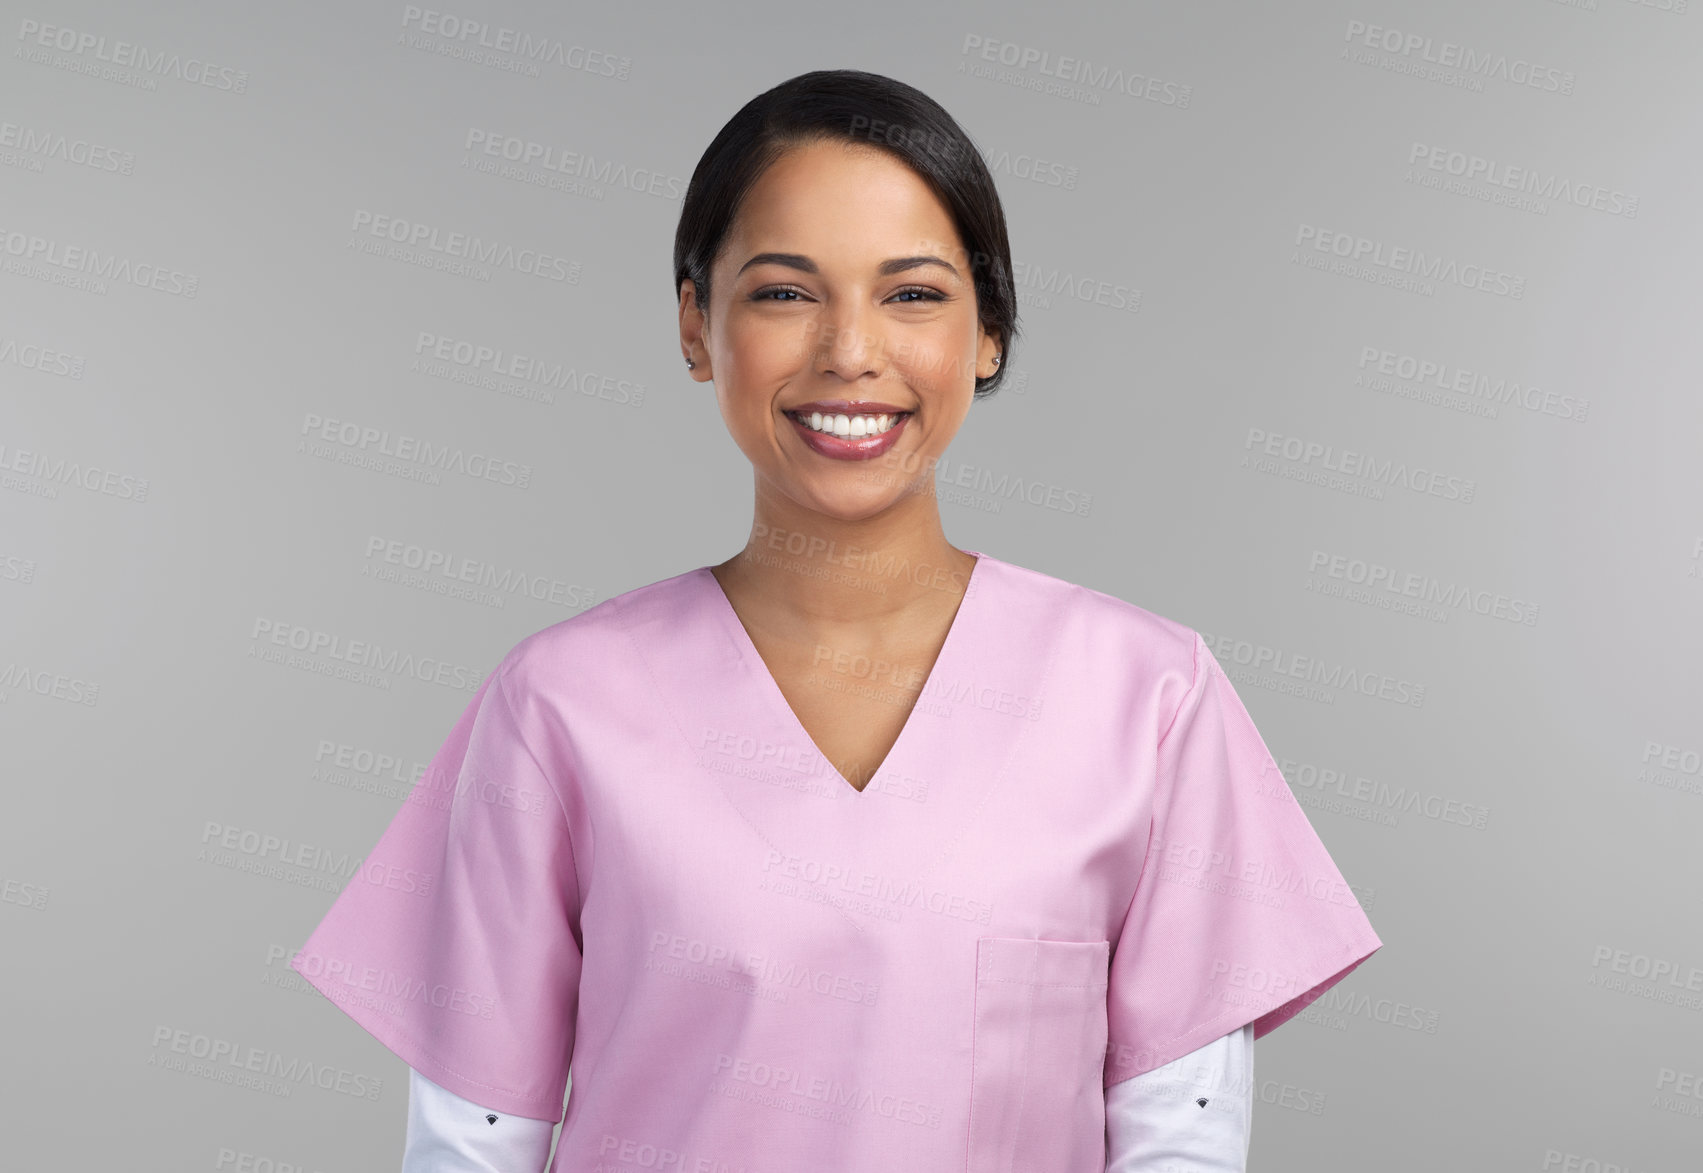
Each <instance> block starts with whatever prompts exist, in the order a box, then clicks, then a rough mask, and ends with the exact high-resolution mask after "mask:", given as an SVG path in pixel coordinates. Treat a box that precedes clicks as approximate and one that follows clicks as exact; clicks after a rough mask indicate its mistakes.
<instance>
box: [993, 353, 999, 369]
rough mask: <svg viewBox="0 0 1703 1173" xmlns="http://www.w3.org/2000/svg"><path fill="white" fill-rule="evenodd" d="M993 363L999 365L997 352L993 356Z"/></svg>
mask: <svg viewBox="0 0 1703 1173" xmlns="http://www.w3.org/2000/svg"><path fill="white" fill-rule="evenodd" d="M993 365H994V366H996V367H997V366H998V365H999V355H997V354H996V355H994V356H993Z"/></svg>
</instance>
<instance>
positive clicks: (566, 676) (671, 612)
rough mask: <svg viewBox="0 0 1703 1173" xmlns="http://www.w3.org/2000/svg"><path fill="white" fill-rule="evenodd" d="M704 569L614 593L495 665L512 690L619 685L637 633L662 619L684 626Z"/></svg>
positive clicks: (524, 641)
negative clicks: (576, 685)
mask: <svg viewBox="0 0 1703 1173" xmlns="http://www.w3.org/2000/svg"><path fill="white" fill-rule="evenodd" d="M704 573H705V571H704V570H703V569H702V568H694V569H692V570H687V571H683V572H681V573H680V574H675V575H670V576H669V577H667V578H663V579H658V580H657V581H655V582H649V583H645V584H643V585H641V586H636V587H633V588H631V589H629V590H626V591H622V592H620V593H619V594H614V595H611V596H609V597H608V598H606V599H603V600H602V601H600V602H597V603H594V604H592V605H591V606H588V607H586V608H585V609H584V610H582V611H579V612H577V613H576V614H573V615H570V616H568V617H567V618H566V619H559V620H557V621H556V622H554V623H552V624H550V625H549V626H547V627H543V628H540V629H538V630H537V631H534V632H532V633H531V634H529V635H526V636H524V637H522V638H521V639H520V640H518V641H517V642H515V643H514V644H513V645H512V646H511V647H510V648H509V649H508V651H507V652H506V653H504V655H503V656H502V658H501V659H500V660H499V661H498V663H497V666H496V673H497V675H499V676H501V677H503V678H505V681H506V682H507V683H508V685H509V687H510V689H511V690H513V691H516V692H518V691H520V690H521V689H528V688H530V689H536V688H539V687H545V686H550V687H555V688H560V687H562V686H564V685H566V684H570V683H572V682H576V681H577V682H581V683H584V684H587V685H589V686H592V687H600V686H601V687H608V686H612V685H613V684H614V683H615V679H616V676H617V675H618V672H619V668H620V666H621V665H623V664H630V663H631V662H632V660H633V642H632V641H633V632H634V628H635V627H638V626H642V625H645V624H647V623H652V622H656V621H658V620H659V619H660V620H664V621H668V620H672V621H676V622H679V621H684V620H685V619H686V618H687V613H688V607H689V602H690V600H691V599H692V598H693V597H694V596H695V595H698V594H701V591H700V590H699V589H698V588H700V587H701V582H700V581H699V580H700V577H701V576H702V575H703V574H704Z"/></svg>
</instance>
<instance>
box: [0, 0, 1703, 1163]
mask: <svg viewBox="0 0 1703 1173" xmlns="http://www.w3.org/2000/svg"><path fill="white" fill-rule="evenodd" d="M1699 7H1700V5H1698V4H1697V3H1694V2H1689V0H1651V2H1640V3H1633V2H1629V0H1580V2H1577V3H1557V2H1552V0H1496V2H1494V3H1485V4H1472V3H1466V2H1464V0H1450V2H1448V3H1419V2H1418V0H1408V2H1406V3H1379V2H1374V0H1343V2H1326V0H1309V2H1307V3H1302V4H1293V5H1281V6H1278V5H1256V4H1229V3H1224V2H1219V3H1202V4H1193V5H1176V4H1153V3H1139V4H1130V5H1087V4H1071V5H1062V6H1061V5H1057V4H1049V5H1044V6H1043V5H1029V4H1016V3H1002V4H987V5H978V6H975V7H967V6H966V7H948V6H944V5H942V6H917V5H910V4H897V3H889V2H885V0H884V2H881V3H874V4H865V5H862V6H857V7H840V8H828V7H825V6H820V7H819V6H801V5H796V4H767V3H751V4H740V5H737V6H734V5H726V4H711V3H692V4H676V5H643V6H640V5H631V6H623V5H615V4H599V5H589V4H581V5H546V4H542V3H532V4H482V3H475V2H473V0H454V4H453V7H451V8H431V7H427V6H424V5H418V6H416V5H406V4H383V3H368V4H358V5H347V4H330V3H317V4H311V5H278V4H264V5H248V4H231V3H224V4H212V3H208V4H189V3H173V4H162V3H155V4H150V5H147V6H146V7H145V8H144V7H141V6H136V5H128V4H119V3H111V2H109V3H47V2H45V0H44V2H40V3H22V4H19V3H14V2H12V0H6V2H5V3H4V4H3V5H0V8H3V10H4V13H5V18H4V22H3V24H0V28H3V29H4V33H5V54H4V64H3V65H0V388H3V391H0V489H4V492H0V632H3V641H4V642H3V646H0V729H3V746H4V760H5V763H6V785H5V815H4V819H3V822H0V826H3V827H4V831H3V832H0V894H3V896H4V899H3V901H0V947H3V953H0V957H3V961H0V998H3V1001H4V1005H5V1007H6V1009H5V1032H4V1034H5V1047H4V1050H5V1053H6V1061H5V1062H4V1064H3V1065H0V1070H3V1071H4V1075H3V1076H0V1079H3V1081H4V1082H3V1085H0V1088H3V1095H0V1103H3V1104H4V1108H3V1109H0V1111H3V1112H4V1117H5V1137H6V1139H5V1141H4V1145H5V1149H6V1155H5V1157H4V1158H3V1159H0V1164H3V1165H5V1166H6V1167H9V1168H33V1167H38V1166H45V1165H48V1164H49V1163H51V1166H52V1167H58V1168H66V1167H80V1168H96V1167H103V1168H104V1167H108V1166H117V1165H119V1164H122V1166H123V1167H124V1168H126V1169H135V1170H139V1171H140V1170H162V1171H163V1170H173V1171H180V1170H181V1171H195V1170H205V1171H213V1173H216V1171H218V1170H233V1171H239V1173H240V1171H248V1173H296V1171H301V1173H307V1171H315V1173H354V1171H356V1170H367V1169H384V1168H394V1167H396V1165H397V1164H398V1163H399V1160H400V1153H401V1139H402V1133H403V1128H404V1122H405V1113H406V1105H407V1069H406V1068H405V1067H404V1066H403V1065H402V1064H401V1062H400V1061H398V1060H396V1059H395V1058H394V1057H393V1056H392V1055H391V1054H390V1053H389V1052H388V1051H386V1050H384V1049H383V1048H382V1047H381V1046H380V1045H379V1044H378V1043H377V1042H375V1041H374V1040H372V1039H371V1038H370V1037H368V1036H367V1035H366V1034H365V1033H364V1032H363V1031H362V1030H361V1029H360V1028H359V1027H357V1026H356V1025H354V1024H353V1023H352V1022H351V1021H349V1020H348V1019H347V1018H346V1017H345V1016H344V1015H343V1014H342V1012H341V1011H339V1010H337V1009H336V1008H335V1007H334V1006H332V1005H331V1004H329V1003H328V1002H326V1001H325V1000H324V999H323V998H321V997H320V996H319V995H318V994H317V993H316V992H314V991H313V990H312V989H311V988H309V987H308V986H306V985H305V983H303V982H302V981H301V980H300V979H299V978H298V977H297V975H295V974H294V973H293V972H292V971H291V970H290V969H289V966H288V960H289V956H290V954H291V952H292V951H293V950H294V949H295V948H297V947H298V946H299V945H300V943H301V942H302V940H303V939H304V938H305V937H306V935H307V933H308V932H309V931H310V929H311V928H312V927H313V926H314V925H315V924H316V923H317V921H318V920H319V918H320V917H321V916H322V915H323V913H324V912H325V910H326V909H327V908H328V907H329V905H330V903H331V901H332V899H333V898H334V896H335V895H336V893H337V891H339V890H340V889H341V887H342V885H343V883H344V882H345V880H346V879H347V877H348V875H349V873H350V869H351V868H352V866H353V864H354V863H355V862H358V859H359V857H360V855H361V854H362V853H363V852H364V851H366V850H367V849H368V848H369V847H370V846H371V844H372V843H373V842H374V841H375V840H376V838H377V837H378V835H379V834H380V832H381V831H382V830H383V829H384V827H385V825H386V824H387V823H388V822H389V820H390V818H391V816H392V814H393V813H394V812H395V810H396V809H397V807H398V806H399V804H400V802H401V800H402V798H403V795H404V794H405V793H406V790H407V787H408V784H409V780H410V779H411V778H412V777H413V774H414V772H415V771H416V770H417V769H418V768H419V767H421V766H423V764H424V763H425V762H426V761H427V760H428V759H429V758H430V757H431V755H432V753H433V752H434V751H435V750H436V748H437V746H438V745H439V744H440V742H441V741H442V739H443V738H444V737H445V736H446V734H447V733H448V730H449V728H450V726H451V724H452V723H453V722H454V720H455V718H456V717H457V716H458V715H459V714H460V712H461V711H462V709H463V707H464V706H465V705H466V703H467V702H468V700H469V698H470V696H471V691H472V689H473V688H475V687H476V686H477V683H478V681H479V680H480V679H481V678H482V677H483V675H484V674H485V673H486V672H487V671H489V669H490V668H491V666H492V665H493V664H494V663H495V662H496V660H497V659H498V658H499V657H500V656H501V655H502V654H503V653H504V652H505V651H507V650H508V649H509V648H510V647H511V646H512V645H513V644H514V643H515V642H516V641H518V640H519V639H520V638H521V637H523V636H525V635H527V634H530V633H531V632H534V631H536V630H538V629H540V628H542V627H544V626H547V625H549V624H552V623H556V622H559V621H561V620H564V619H567V618H569V617H571V616H573V615H574V614H576V613H578V612H579V611H581V610H583V609H584V608H585V607H587V606H589V605H591V604H594V603H596V602H598V601H601V600H603V599H606V598H608V597H610V596H612V595H615V594H618V593H620V592H622V591H625V590H628V589H631V588H633V587H635V586H639V585H642V584H644V583H648V582H652V581H655V580H657V579H659V578H663V577H667V576H670V575H673V574H677V573H680V572H681V571H683V570H687V569H690V568H692V567H695V566H700V565H704V564H707V563H712V562H717V561H720V560H721V559H723V558H725V557H726V556H728V555H729V554H731V553H732V552H733V551H735V550H736V549H738V548H739V546H740V545H741V544H742V542H743V541H744V538H745V532H746V530H745V527H746V525H747V523H748V521H749V518H750V484H749V466H748V465H747V464H746V462H745V461H744V459H743V457H742V456H741V455H740V454H739V452H738V450H737V449H736V448H735V447H734V446H733V444H732V441H731V440H730V439H729V438H728V437H727V435H726V433H725V431H724V430H723V427H722V425H721V422H720V418H719V416H718V414H717V412H716V409H715V404H714V400H713V398H712V392H711V390H710V389H709V388H708V386H706V385H699V384H696V383H693V382H691V381H690V380H689V379H688V378H687V377H686V374H685V370H684V366H683V363H682V362H681V359H680V356H679V353H678V345H677V341H676V338H675V310H674V298H673V296H672V293H671V289H670V281H669V277H670V269H671V265H670V246H671V242H672V236H673V231H674V225H675V221H676V218H677V216H678V213H679V207H680V197H681V195H682V193H683V191H684V188H685V184H686V180H687V178H688V177H689V176H690V174H691V171H692V168H693V166H694V164H695V163H696V161H697V159H698V157H699V155H700V153H701V152H702V151H703V149H704V147H705V146H706V145H707V144H708V142H709V140H710V138H711V137H712V136H713V134H714V133H715V131H716V130H717V129H718V128H719V127H720V126H721V125H722V123H723V122H724V121H725V120H726V119H727V118H728V117H730V116H731V115H732V114H733V112H734V111H735V110H736V109H737V108H738V107H739V106H740V105H742V104H743V103H744V102H745V101H746V100H747V99H749V98H750V97H752V96H754V95H755V94H757V93H758V92H760V91H761V90H763V89H766V88H767V87H768V86H770V85H772V84H774V83H776V82H778V81H780V80H782V79H784V78H787V77H790V76H792V75H794V74H796V73H801V72H804V71H806V70H809V69H817V68H833V67H857V68H865V69H871V70H875V71H877V72H882V73H888V74H891V75H893V76H896V77H898V78H900V79H903V80H905V81H908V82H910V83H912V84H914V85H917V86H919V87H921V88H922V89H923V90H925V91H926V92H927V93H929V94H931V95H932V96H934V97H935V98H937V99H938V100H939V101H940V102H942V103H943V104H944V105H945V106H946V107H947V108H948V109H949V110H951V111H952V112H953V114H954V115H955V116H956V117H957V118H958V119H959V120H960V121H961V122H962V123H963V124H964V126H965V127H966V129H967V130H968V131H969V132H970V134H971V135H972V136H973V137H974V138H975V139H976V141H977V143H978V145H979V146H980V147H981V148H982V149H983V151H984V153H985V155H986V158H987V161H988V163H989V165H990V167H991V169H992V170H993V172H994V174H995V176H996V178H997V180H998V183H999V186H1000V189H1001V193H1002V196H1003V198H1004V200H1005V202H1006V209H1007V213H1008V216H1009V219H1010V224H1011V233H1012V244H1013V250H1014V255H1015V258H1016V261H1017V265H1018V277H1019V283H1020V289H1021V293H1022V326H1023V334H1022V336H1021V337H1020V339H1019V340H1018V343H1017V345H1016V347H1015V349H1014V352H1013V357H1012V361H1011V364H1010V370H1009V374H1008V378H1007V383H1006V386H1005V387H1004V389H1003V390H1002V391H1000V393H999V394H997V395H996V396H994V397H993V398H992V399H989V400H987V401H985V402H981V403H978V404H976V405H975V406H974V407H973V409H972V411H971V413H970V417H969V419H968V421H967V423H966V425H965V428H964V430H963V432H962V433H961V434H960V436H959V438H958V439H957V440H956V442H955V443H954V446H953V448H952V450H951V452H950V454H949V455H950V459H949V461H948V462H947V463H946V464H945V465H944V466H942V468H941V469H940V470H939V474H938V477H937V481H938V487H939V491H940V495H941V498H942V513H943V516H944V519H945V523H946V526H947V531H948V535H949V537H950V538H951V539H952V540H953V541H954V542H955V543H956V544H958V545H960V546H965V547H969V548H972V549H977V550H982V551H986V552H988V553H991V554H993V555H995V556H997V557H1000V558H1003V559H1005V560H1008V561H1012V562H1016V563H1018V564H1020V565H1025V566H1030V567H1033V568H1036V569H1039V570H1043V571H1045V572H1047V573H1051V574H1054V575H1057V576H1059V577H1062V578H1066V579H1070V580H1073V581H1077V582H1081V583H1084V584H1086V585H1088V586H1092V587H1095V588H1097V589H1099V590H1103V591H1106V592H1109V593H1112V594H1115V595H1118V596H1120V597H1122V598H1125V599H1128V600H1130V601H1131V602H1134V603H1137V604H1139V605H1141V606H1144V607H1146V608H1148V609H1150V610H1153V611H1156V612H1158V613H1160V614H1163V615H1166V616H1169V617H1172V618H1175V619H1177V620H1179V621H1181V622H1183V623H1186V624H1188V625H1190V626H1193V627H1195V628H1197V629H1199V630H1200V631H1201V632H1202V633H1203V634H1204V635H1205V636H1206V637H1207V638H1208V639H1209V641H1211V645H1212V647H1213V648H1214V650H1215V652H1216V654H1217V655H1218V657H1219V659H1220V661H1221V662H1222V663H1223V664H1224V666H1225V668H1226V669H1227V671H1228V672H1229V674H1230V676H1231V678H1232V680H1233V681H1234V682H1235V684H1236V686H1237V688H1238V690H1239V691H1240V692H1241V694H1242V696H1243V697H1244V699H1245V700H1246V702H1247V704H1248V706H1249V709H1250V711H1251V712H1252V713H1253V715H1254V717H1255V720H1256V721H1257V722H1258V724H1259V727H1260V729H1261V731H1262V733H1263V734H1264V736H1265V738H1266V740H1267V741H1268V742H1269V744H1270V746H1271V748H1272V750H1273V752H1274V754H1275V755H1276V756H1277V757H1278V759H1279V761H1280V763H1281V764H1282V766H1283V768H1284V772H1285V774H1286V776H1287V778H1288V781H1289V784H1290V786H1291V787H1292V789H1293V790H1294V791H1295V793H1296V795H1297V797H1298V798H1299V799H1300V801H1301V802H1303V803H1304V804H1305V807H1306V810H1307V813H1308V816H1309V818H1310V819H1311V820H1312V823H1313V826H1314V827H1315V828H1316V829H1317V830H1318V832H1319V834H1320V836H1321V837H1322V838H1323V840H1324V841H1325V844H1326V845H1327V847H1328V848H1329V849H1330V851H1331V853H1332V855H1333V857H1334V858H1335V859H1336V861H1337V863H1338V864H1339V866H1340V867H1341V869H1342V871H1343V873H1344V874H1345V875H1346V876H1347V878H1348V879H1349V881H1350V883H1351V884H1352V885H1353V887H1354V889H1355V891H1356V893H1357V894H1358V896H1359V898H1360V900H1361V902H1362V904H1363V905H1364V906H1365V908H1366V909H1367V911H1368V914H1369V916H1370V917H1371V920H1372V922H1373V924H1374V925H1375V927H1376V928H1377V930H1378V932H1379V934H1380V935H1381V937H1382V938H1383V940H1384V942H1385V947H1384V949H1383V950H1382V951H1381V952H1380V953H1379V954H1378V955H1376V956H1375V957H1374V958H1373V959H1372V960H1371V961H1370V962H1368V963H1367V964H1366V965H1365V966H1363V967H1362V968H1361V970H1359V971H1357V972H1356V973H1355V974H1353V975H1352V976H1350V977H1349V978H1348V979H1347V980H1345V981H1344V982H1343V983H1342V984H1341V985H1340V986H1338V987H1337V988H1336V989H1334V990H1333V991H1331V993H1329V994H1328V995H1327V996H1326V997H1324V998H1323V999H1321V1000H1320V1001H1319V1002H1318V1003H1316V1004H1315V1005H1314V1006H1313V1007H1312V1008H1311V1009H1310V1010H1309V1011H1308V1012H1307V1013H1305V1014H1304V1015H1302V1016H1301V1017H1299V1018H1297V1019H1296V1020H1295V1021H1294V1022H1293V1023H1291V1024H1290V1025H1288V1026H1286V1027H1284V1028H1283V1029H1282V1030H1280V1031H1278V1032H1277V1033H1275V1034H1273V1035H1272V1036H1270V1037H1269V1038H1268V1039H1266V1040H1262V1041H1261V1043H1260V1044H1259V1047H1258V1048H1257V1060H1256V1069H1255V1072H1256V1076H1257V1081H1258V1082H1257V1097H1258V1106H1257V1109H1256V1114H1255V1126H1254V1141H1253V1152H1252V1160H1251V1166H1250V1167H1251V1168H1254V1169H1259V1170H1288V1169H1314V1170H1345V1171H1346V1170H1366V1169H1387V1170H1403V1171H1407V1170H1413V1171H1426V1173H1429V1171H1432V1170H1438V1169H1471V1170H1508V1171H1532V1173H1541V1171H1546V1170H1554V1171H1557V1173H1605V1171H1613V1170H1618V1171H1621V1173H1676V1171H1679V1170H1689V1169H1695V1168H1697V1167H1698V1163H1699V1155H1700V1154H1703V940H1700V934H1699V925H1700V923H1703V916H1700V914H1703V885H1700V884H1699V882H1698V872H1697V864H1696V860H1697V853H1696V852H1697V849H1696V845H1697V842H1698V838H1699V831H1700V830H1703V764H1700V754H1703V721H1700V714H1703V682H1700V676H1699V650H1700V648H1703V643H1700V637H1703V475H1700V464H1699V461H1698V459H1697V437H1698V435H1699V427H1700V425H1703V409H1700V407H1699V403H1700V397H1699V396H1698V394H1697V388H1698V371H1699V364H1698V361H1697V358H1698V355H1697V345H1698V328H1697V323H1698V322H1699V321H1700V320H1703V293H1700V290H1703V285H1700V284H1699V282H1698V280H1697V273H1698V271H1699V264H1698V263H1699V260H1700V259H1703V253H1700V248H1699V245H1700V230H1699V217H1698V208H1699V206H1700V198H1703V170H1700V165H1699V158H1700V156H1699V154H1698V151H1697V149H1696V148H1697V143H1698V142H1699V141H1700V131H1703V70H1700V69H1699V65H1700V64H1703V12H1699V11H1698V9H1699ZM492 46H495V47H494V48H493V47H492ZM522 46H524V48H522ZM464 238H477V240H478V241H479V242H482V243H481V244H480V245H479V246H477V250H484V252H483V255H482V256H480V255H469V252H470V251H477V250H475V249H474V247H473V246H471V245H469V244H467V243H465V240H464ZM399 239H401V240H402V244H399V243H398V241H399ZM410 241H411V242H412V247H413V252H412V253H411V254H410V253H407V252H405V251H404V250H403V244H407V243H409V242H410ZM423 443H424V444H430V445H433V446H448V447H449V448H451V449H452V450H454V451H455V452H456V453H458V454H460V456H461V457H464V458H465V459H463V460H460V461H459V462H458V463H457V465H456V466H455V467H437V466H434V465H433V464H432V463H431V462H430V461H429V460H427V459H426V458H424V457H422V456H421V455H420V447H419V446H420V445H421V444H423ZM1019 618H1020V617H1019ZM232 1055H237V1056H243V1057H247V1058H244V1059H242V1060H241V1061H240V1062H239V1061H233V1060H232V1059H231V1058H230V1056H232ZM256 1055H258V1056H260V1059H259V1060H258V1061H257V1062H258V1064H259V1067H260V1070H259V1071H258V1072H257V1071H254V1070H251V1066H252V1065H251V1064H250V1062H249V1060H250V1059H252V1058H253V1057H254V1056H256Z"/></svg>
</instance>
